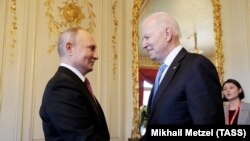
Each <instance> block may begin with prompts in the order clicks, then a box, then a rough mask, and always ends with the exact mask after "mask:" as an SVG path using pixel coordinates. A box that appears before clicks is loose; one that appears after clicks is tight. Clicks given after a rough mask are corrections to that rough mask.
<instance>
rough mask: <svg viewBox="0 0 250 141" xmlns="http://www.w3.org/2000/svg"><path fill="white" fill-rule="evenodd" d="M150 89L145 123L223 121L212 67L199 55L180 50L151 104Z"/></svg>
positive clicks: (218, 86) (177, 123)
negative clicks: (146, 121)
mask: <svg viewBox="0 0 250 141" xmlns="http://www.w3.org/2000/svg"><path fill="white" fill-rule="evenodd" d="M153 89H154V88H153ZM153 89H152V91H151V96H150V98H149V103H148V124H160V125H170V124H171V125H187V124H188V125H193V124H203V125H204V124H224V123H225V122H224V112H223V101H222V96H221V84H220V81H219V77H218V74H217V71H216V68H215V66H214V65H213V64H212V63H211V62H210V61H209V60H208V59H207V58H205V57H204V56H202V55H199V54H192V53H188V52H187V51H186V50H185V49H184V48H183V49H181V51H180V52H179V53H178V55H177V56H176V57H175V59H174V60H173V62H172V63H171V65H170V66H169V68H168V71H167V73H166V74H165V76H164V78H163V80H162V82H161V84H160V86H159V88H158V90H157V92H156V97H155V102H154V104H152V92H153V91H154V90H153Z"/></svg>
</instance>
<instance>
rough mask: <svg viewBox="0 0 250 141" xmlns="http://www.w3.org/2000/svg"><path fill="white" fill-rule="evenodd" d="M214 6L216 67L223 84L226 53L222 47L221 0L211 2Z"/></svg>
mask: <svg viewBox="0 0 250 141" xmlns="http://www.w3.org/2000/svg"><path fill="white" fill-rule="evenodd" d="M211 2H212V5H213V18H214V33H215V46H216V47H215V57H216V58H215V66H216V68H217V71H218V73H219V77H220V81H221V83H222V82H224V53H223V45H222V28H221V5H220V0H211Z"/></svg>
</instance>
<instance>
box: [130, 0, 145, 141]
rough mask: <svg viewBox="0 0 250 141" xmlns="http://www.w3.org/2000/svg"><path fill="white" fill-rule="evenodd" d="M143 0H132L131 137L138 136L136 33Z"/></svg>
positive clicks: (137, 40)
mask: <svg viewBox="0 0 250 141" xmlns="http://www.w3.org/2000/svg"><path fill="white" fill-rule="evenodd" d="M143 2H144V0H134V4H133V13H132V14H133V21H132V24H133V29H132V38H133V41H132V54H133V55H132V56H133V59H132V79H133V129H132V132H131V138H139V137H140V132H139V103H138V102H139V84H138V83H139V80H138V79H139V75H138V71H139V68H138V65H139V64H138V44H139V35H138V25H139V16H140V9H141V6H142V4H143Z"/></svg>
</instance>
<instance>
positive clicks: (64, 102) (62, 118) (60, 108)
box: [40, 67, 110, 141]
mask: <svg viewBox="0 0 250 141" xmlns="http://www.w3.org/2000/svg"><path fill="white" fill-rule="evenodd" d="M40 116H41V118H42V121H43V130H44V135H45V140H46V141H59V140H60V141H109V140H110V136H109V131H108V127H107V124H106V119H105V116H104V113H103V111H102V108H101V106H100V104H99V103H98V101H95V100H94V99H93V97H92V96H91V94H90V92H89V91H88V89H87V86H86V85H85V84H84V83H83V82H82V80H81V79H80V78H79V77H78V76H77V75H76V74H74V73H73V72H72V71H71V70H69V69H68V68H65V67H59V69H58V71H57V72H56V74H55V75H54V76H53V77H52V78H51V80H50V81H49V82H48V84H47V86H46V88H45V91H44V95H43V100H42V105H41V107H40Z"/></svg>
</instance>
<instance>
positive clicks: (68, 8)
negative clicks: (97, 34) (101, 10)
mask: <svg viewBox="0 0 250 141" xmlns="http://www.w3.org/2000/svg"><path fill="white" fill-rule="evenodd" d="M79 3H80V2H78V0H66V1H65V2H62V3H61V4H62V6H61V7H59V6H56V5H55V4H54V0H45V2H44V5H45V6H46V13H45V15H46V16H47V17H48V19H49V21H48V29H49V37H51V34H52V33H53V34H54V35H56V36H59V34H60V32H61V30H62V28H66V27H72V26H78V25H80V24H81V22H82V21H83V20H84V19H86V17H87V18H88V20H89V24H88V27H87V28H86V30H87V31H89V32H90V33H92V32H93V31H94V28H95V26H96V24H95V21H94V20H95V13H94V12H93V5H92V3H90V2H89V0H84V1H83V4H84V5H79ZM53 7H57V9H58V11H57V12H55V11H54V9H53ZM83 9H86V11H87V14H85V13H83V12H82V10H83ZM54 14H57V16H56V17H59V18H60V19H56V18H55V16H54ZM58 15H59V16H58ZM55 48H56V41H55V42H54V43H53V44H52V45H50V46H49V49H48V53H49V54H50V53H52V52H53V51H54V50H55Z"/></svg>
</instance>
